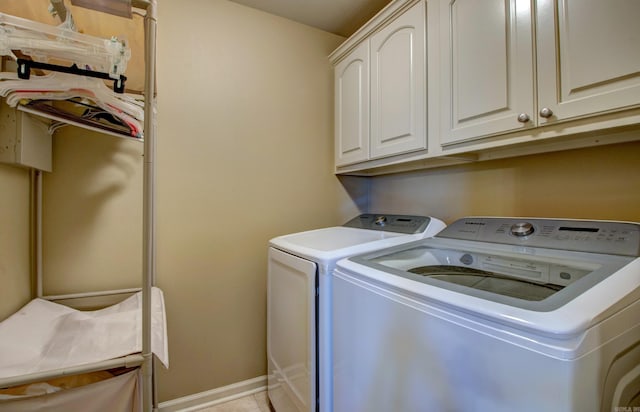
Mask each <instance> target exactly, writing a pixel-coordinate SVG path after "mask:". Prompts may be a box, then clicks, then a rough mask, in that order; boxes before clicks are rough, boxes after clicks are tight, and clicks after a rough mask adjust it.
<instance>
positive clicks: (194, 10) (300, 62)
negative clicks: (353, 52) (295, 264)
mask: <svg viewBox="0 0 640 412" xmlns="http://www.w3.org/2000/svg"><path fill="white" fill-rule="evenodd" d="M158 29H159V33H158V42H159V47H160V49H159V51H158V89H159V107H158V109H159V113H160V115H159V118H158V133H159V141H158V157H159V162H158V165H159V169H158V276H159V285H160V286H161V287H162V288H163V290H164V292H165V298H166V301H167V308H168V309H167V311H168V322H169V340H170V346H169V350H170V357H171V368H170V370H169V371H161V373H160V395H161V400H167V399H172V398H176V397H179V396H184V395H189V394H193V393H197V392H200V391H206V390H209V389H213V388H217V387H220V386H224V385H228V384H231V383H235V382H239V381H242V380H246V379H250V378H254V377H257V376H260V375H264V374H266V263H267V242H268V240H269V239H270V238H271V237H274V236H276V235H281V234H285V233H290V232H296V231H300V230H305V229H311V228H317V227H322V226H328V225H335V224H340V223H342V222H343V221H344V220H345V219H346V218H347V217H352V216H354V215H355V214H357V213H358V211H357V210H356V209H355V207H354V206H353V202H352V201H351V200H350V199H349V197H348V196H347V194H346V192H345V191H344V189H343V188H342V186H341V185H340V183H339V181H338V179H337V178H336V177H335V176H334V175H333V174H332V173H331V170H332V164H333V144H332V136H333V71H332V69H331V66H330V64H329V62H328V59H327V55H328V54H329V53H330V52H331V51H332V50H333V49H334V48H335V47H337V45H338V44H339V43H340V42H341V41H342V40H343V39H342V38H340V37H337V36H334V35H331V34H328V33H325V32H322V31H319V30H315V29H312V28H309V27H306V26H303V25H300V24H297V23H293V22H291V21H288V20H284V19H281V18H278V17H275V16H272V15H269V14H265V13H263V12H259V11H257V10H254V9H250V8H247V7H244V6H240V5H237V4H235V3H231V2H227V1H221V0H213V1H212V0H190V1H187V2H184V1H180V2H177V1H174V2H171V1H167V2H163V3H162V5H161V7H160V8H159V24H158Z"/></svg>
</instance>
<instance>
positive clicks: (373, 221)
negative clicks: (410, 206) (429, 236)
mask: <svg viewBox="0 0 640 412" xmlns="http://www.w3.org/2000/svg"><path fill="white" fill-rule="evenodd" d="M430 220H431V219H430V218H429V217H427V216H413V215H384V214H373V213H365V214H362V215H360V216H357V217H354V218H353V219H351V220H350V221H348V222H347V223H345V224H344V225H343V226H346V227H354V228H356V229H369V230H381V231H385V232H397V233H406V234H415V233H422V232H424V231H425V230H426V229H427V226H429V221H430Z"/></svg>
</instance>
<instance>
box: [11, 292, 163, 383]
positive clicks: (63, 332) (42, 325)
mask: <svg viewBox="0 0 640 412" xmlns="http://www.w3.org/2000/svg"><path fill="white" fill-rule="evenodd" d="M151 295H152V296H151V311H152V315H151V317H152V320H151V326H152V329H151V331H152V333H151V334H152V336H151V350H152V351H153V353H154V354H155V355H156V356H157V357H158V359H159V360H160V361H161V362H162V363H163V364H164V366H165V367H168V361H169V359H168V350H167V337H166V319H165V310H164V297H163V294H162V291H161V290H160V289H158V288H155V287H154V288H153V289H152V294H151ZM141 351H142V294H141V292H138V293H136V294H135V295H133V296H131V297H129V298H127V299H125V300H124V301H122V302H120V303H118V304H116V305H113V306H109V307H107V308H105V309H100V310H95V311H79V310H76V309H72V308H69V307H67V306H64V305H61V304H58V303H53V302H49V301H47V300H43V299H34V300H32V301H31V302H30V303H28V304H27V305H26V306H24V307H23V308H22V309H20V310H19V311H18V312H16V313H14V314H13V315H11V316H10V317H9V318H7V319H6V320H4V321H3V322H1V323H0V378H8V377H15V376H21V375H27V374H32V373H37V372H42V371H49V370H56V369H64V368H70V367H75V366H80V365H84V364H88V363H92V362H100V361H103V360H109V359H115V358H119V357H123V356H127V355H131V354H134V353H139V352H141Z"/></svg>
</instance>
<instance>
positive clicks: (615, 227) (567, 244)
mask: <svg viewBox="0 0 640 412" xmlns="http://www.w3.org/2000/svg"><path fill="white" fill-rule="evenodd" d="M436 237H441V238H449V239H460V240H475V241H481V242H491V243H502V244H509V245H518V246H529V247H541V248H548V249H560V250H573V251H579V252H589V253H603V254H609V255H622V256H634V257H636V256H640V224H638V223H630V222H613V221H599V220H563V219H534V218H531V219H530V218H492V217H477V218H475V217H466V218H462V219H459V220H457V221H455V222H453V223H452V224H450V225H449V226H447V227H446V228H445V229H443V230H442V232H440V233H438V234H437V235H436Z"/></svg>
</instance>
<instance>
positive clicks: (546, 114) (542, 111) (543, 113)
mask: <svg viewBox="0 0 640 412" xmlns="http://www.w3.org/2000/svg"><path fill="white" fill-rule="evenodd" d="M551 116H553V110H551V109H549V108H548V107H543V108H542V109H540V117H544V118H545V119H548V118H550V117H551Z"/></svg>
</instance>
